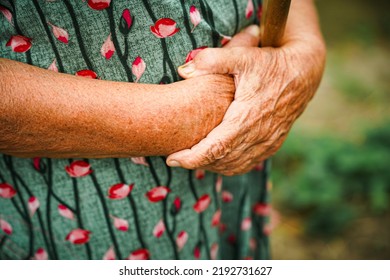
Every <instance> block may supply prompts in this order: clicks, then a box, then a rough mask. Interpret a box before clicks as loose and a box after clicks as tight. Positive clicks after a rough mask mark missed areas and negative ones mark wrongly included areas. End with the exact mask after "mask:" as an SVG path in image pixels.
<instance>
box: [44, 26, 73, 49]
mask: <svg viewBox="0 0 390 280" xmlns="http://www.w3.org/2000/svg"><path fill="white" fill-rule="evenodd" d="M47 24H49V25H50V26H51V29H52V31H53V35H54V37H56V38H57V40H58V41H60V42H62V43H64V44H68V42H69V34H68V32H67V31H66V30H65V29H63V28H61V27H58V26H55V25H54V24H52V23H50V22H48V23H47Z"/></svg>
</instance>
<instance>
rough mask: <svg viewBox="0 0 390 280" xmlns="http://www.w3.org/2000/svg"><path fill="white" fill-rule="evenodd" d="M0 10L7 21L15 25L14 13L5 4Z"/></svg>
mask: <svg viewBox="0 0 390 280" xmlns="http://www.w3.org/2000/svg"><path fill="white" fill-rule="evenodd" d="M0 12H1V13H2V14H3V16H4V17H5V18H6V19H7V21H8V22H9V23H10V24H11V25H12V26H13V23H12V13H11V12H10V11H9V10H8V9H6V8H5V7H3V6H0Z"/></svg>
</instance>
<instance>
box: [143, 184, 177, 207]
mask: <svg viewBox="0 0 390 280" xmlns="http://www.w3.org/2000/svg"><path fill="white" fill-rule="evenodd" d="M169 192H171V190H170V189H169V188H167V187H164V186H160V187H155V188H153V189H151V190H150V191H148V192H147V193H146V194H145V196H146V197H147V198H148V200H149V201H150V202H153V203H155V202H159V201H161V200H163V199H165V198H166V197H167V195H168V193H169Z"/></svg>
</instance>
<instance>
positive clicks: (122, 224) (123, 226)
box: [112, 216, 129, 231]
mask: <svg viewBox="0 0 390 280" xmlns="http://www.w3.org/2000/svg"><path fill="white" fill-rule="evenodd" d="M112 218H113V219H114V227H115V228H116V229H117V230H120V231H128V230H129V222H128V221H126V220H124V219H120V218H118V217H114V216H112Z"/></svg>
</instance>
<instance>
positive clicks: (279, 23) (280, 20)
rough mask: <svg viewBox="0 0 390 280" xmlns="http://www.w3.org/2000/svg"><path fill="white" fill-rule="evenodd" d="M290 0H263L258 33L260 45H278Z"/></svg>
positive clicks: (284, 25)
mask: <svg viewBox="0 0 390 280" xmlns="http://www.w3.org/2000/svg"><path fill="white" fill-rule="evenodd" d="M290 3H291V0H263V14H262V16H261V25H260V34H261V37H260V38H261V42H260V45H261V46H262V47H280V45H281V42H282V38H283V34H284V29H285V27H286V22H287V17H288V12H289V10H290Z"/></svg>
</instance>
